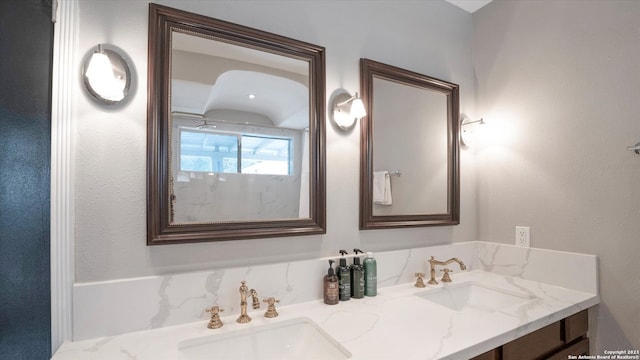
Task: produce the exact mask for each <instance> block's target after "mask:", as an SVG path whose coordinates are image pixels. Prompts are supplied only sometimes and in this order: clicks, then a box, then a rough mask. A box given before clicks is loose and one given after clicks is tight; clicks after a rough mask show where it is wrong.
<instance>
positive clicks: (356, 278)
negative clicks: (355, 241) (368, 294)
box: [351, 249, 364, 299]
mask: <svg viewBox="0 0 640 360" xmlns="http://www.w3.org/2000/svg"><path fill="white" fill-rule="evenodd" d="M353 252H354V253H355V254H356V256H354V257H353V264H352V265H351V297H352V298H355V299H361V298H363V297H364V268H363V267H362V265H361V264H360V257H358V253H360V254H362V250H360V249H353Z"/></svg>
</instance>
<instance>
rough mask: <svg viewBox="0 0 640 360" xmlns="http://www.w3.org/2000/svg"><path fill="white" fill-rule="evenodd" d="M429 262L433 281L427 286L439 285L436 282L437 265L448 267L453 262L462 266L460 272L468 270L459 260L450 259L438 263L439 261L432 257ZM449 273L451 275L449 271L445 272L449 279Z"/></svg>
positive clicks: (430, 280)
mask: <svg viewBox="0 0 640 360" xmlns="http://www.w3.org/2000/svg"><path fill="white" fill-rule="evenodd" d="M428 261H429V265H430V267H431V269H430V275H431V279H429V281H428V282H427V284H429V285H436V284H438V282H437V281H436V265H442V266H447V265H449V264H451V263H452V262H457V263H458V265H460V270H467V266H466V265H465V264H464V263H463V262H462V261H460V260H459V259H458V258H451V259H449V260H447V261H438V260H436V259H434V257H433V256H432V257H431V259H429V260H428ZM447 270H448V269H447ZM448 273H449V271H447V272H445V275H447V278H448V275H449V274H448Z"/></svg>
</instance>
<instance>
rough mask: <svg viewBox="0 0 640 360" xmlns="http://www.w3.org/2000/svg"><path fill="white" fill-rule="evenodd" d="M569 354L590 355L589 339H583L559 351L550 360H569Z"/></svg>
mask: <svg viewBox="0 0 640 360" xmlns="http://www.w3.org/2000/svg"><path fill="white" fill-rule="evenodd" d="M569 355H573V356H578V355H589V339H582V340H580V341H578V342H577V343H575V344H573V345H571V346H569V347H568V348H566V349H563V350H561V351H558V352H557V353H555V354H553V355H552V356H550V357H549V358H548V360H567V359H568V358H569Z"/></svg>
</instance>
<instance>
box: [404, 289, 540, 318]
mask: <svg viewBox="0 0 640 360" xmlns="http://www.w3.org/2000/svg"><path fill="white" fill-rule="evenodd" d="M416 295H417V296H419V297H421V298H423V299H425V300H429V301H431V302H434V303H436V304H439V305H442V306H444V307H447V308H449V309H451V310H454V311H465V310H479V311H484V312H495V311H498V310H501V309H505V308H509V307H512V306H520V305H524V304H526V303H528V302H529V301H531V300H533V299H534V297H533V296H530V295H526V294H521V293H516V292H511V291H507V290H503V289H497V288H493V287H489V286H487V285H484V284H480V283H476V282H466V283H461V284H453V285H448V286H445V287H442V288H439V289H433V290H427V291H423V292H421V293H418V294H416Z"/></svg>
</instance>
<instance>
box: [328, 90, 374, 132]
mask: <svg viewBox="0 0 640 360" xmlns="http://www.w3.org/2000/svg"><path fill="white" fill-rule="evenodd" d="M366 115H367V111H366V110H365V109H364V104H363V103H362V100H361V99H360V96H358V93H356V94H355V95H354V96H351V95H350V94H349V93H346V92H343V93H340V94H338V95H336V96H335V97H334V98H333V101H332V102H331V118H332V119H333V122H334V123H335V124H336V126H337V127H338V128H339V129H340V130H342V131H347V130H349V129H351V128H352V127H353V126H354V124H355V123H356V121H357V120H358V119H361V118H363V117H365V116H366Z"/></svg>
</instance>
